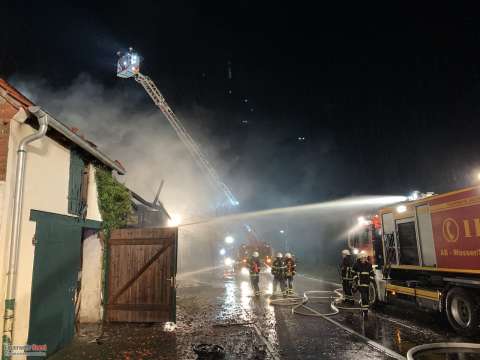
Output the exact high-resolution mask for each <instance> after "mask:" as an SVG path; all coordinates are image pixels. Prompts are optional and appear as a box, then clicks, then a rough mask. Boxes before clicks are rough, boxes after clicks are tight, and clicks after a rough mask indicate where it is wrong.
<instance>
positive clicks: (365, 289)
mask: <svg viewBox="0 0 480 360" xmlns="http://www.w3.org/2000/svg"><path fill="white" fill-rule="evenodd" d="M353 271H354V272H355V276H354V277H353V281H354V282H355V283H357V284H358V290H359V291H360V295H361V297H362V300H361V306H362V313H363V317H364V318H366V317H367V316H368V308H369V305H370V291H369V289H370V282H371V281H374V280H375V272H374V271H373V267H372V264H370V263H369V262H368V256H367V253H365V252H364V251H362V252H360V254H359V255H358V261H357V263H355V265H354V267H353Z"/></svg>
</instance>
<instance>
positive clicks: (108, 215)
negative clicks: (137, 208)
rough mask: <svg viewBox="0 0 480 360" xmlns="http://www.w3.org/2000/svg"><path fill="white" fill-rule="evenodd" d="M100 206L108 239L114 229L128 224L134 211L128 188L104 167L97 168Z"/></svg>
mask: <svg viewBox="0 0 480 360" xmlns="http://www.w3.org/2000/svg"><path fill="white" fill-rule="evenodd" d="M95 179H96V182H97V192H98V207H99V209H100V214H101V215H102V229H103V233H104V236H105V238H106V239H109V238H110V235H111V233H112V231H113V230H115V229H118V228H121V227H122V226H125V225H126V224H127V219H128V216H129V215H130V214H131V213H132V199H131V195H130V192H129V191H128V189H127V188H126V187H125V186H124V185H123V184H121V183H119V182H118V181H117V180H116V179H115V178H114V177H113V176H112V174H111V172H110V171H107V170H105V169H102V168H96V171H95Z"/></svg>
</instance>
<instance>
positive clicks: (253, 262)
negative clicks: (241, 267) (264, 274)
mask: <svg viewBox="0 0 480 360" xmlns="http://www.w3.org/2000/svg"><path fill="white" fill-rule="evenodd" d="M248 270H249V271H250V276H258V274H259V273H260V259H259V258H258V257H257V258H255V257H253V256H252V257H250V259H248Z"/></svg>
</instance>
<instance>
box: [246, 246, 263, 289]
mask: <svg viewBox="0 0 480 360" xmlns="http://www.w3.org/2000/svg"><path fill="white" fill-rule="evenodd" d="M248 270H249V272H250V283H251V284H252V288H253V291H254V293H255V296H259V295H260V288H259V287H258V283H259V282H260V255H259V254H258V251H254V252H253V254H252V256H251V257H250V258H249V259H248Z"/></svg>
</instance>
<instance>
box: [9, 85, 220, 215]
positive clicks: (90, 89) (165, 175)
mask: <svg viewBox="0 0 480 360" xmlns="http://www.w3.org/2000/svg"><path fill="white" fill-rule="evenodd" d="M131 81H132V85H134V86H132V87H129V88H128V89H127V90H125V89H124V90H123V91H120V90H112V89H107V88H105V87H104V86H102V85H100V84H99V83H97V82H95V81H94V80H92V79H91V78H90V77H89V76H86V75H82V76H79V77H78V78H77V79H76V80H75V81H74V82H73V83H72V84H71V85H70V86H67V87H65V88H60V89H59V88H55V89H54V88H52V87H50V86H48V84H47V83H46V82H44V81H38V80H37V81H35V80H24V79H23V80H22V79H14V80H13V83H14V84H15V85H16V86H17V87H18V88H19V90H20V91H22V92H23V93H25V94H26V95H28V96H29V97H30V98H31V99H32V100H33V101H34V102H35V103H37V104H39V105H41V106H43V107H44V108H45V109H46V110H47V111H48V112H50V113H51V114H52V115H53V116H55V117H56V118H57V119H58V120H60V121H62V122H64V123H65V124H67V125H68V126H70V127H75V128H78V129H79V132H80V133H81V134H83V135H84V136H85V137H86V138H87V139H88V140H91V141H93V142H94V143H95V144H97V145H98V146H99V148H100V149H101V150H103V151H105V152H106V153H107V154H108V155H110V156H111V157H112V158H114V159H118V160H119V161H120V162H121V163H122V164H123V165H124V166H125V168H126V169H127V174H126V175H125V176H122V177H120V178H119V179H120V181H122V182H124V183H125V184H126V185H127V186H128V187H129V188H130V189H131V190H133V191H135V192H138V193H139V194H141V195H142V196H143V197H144V198H145V199H147V200H150V201H151V200H153V197H154V196H155V192H156V190H157V188H158V186H159V184H160V182H161V180H162V179H163V180H165V186H164V188H163V190H162V193H161V197H160V199H161V200H162V202H163V203H164V204H165V206H166V208H167V209H168V210H169V212H170V213H172V214H179V215H180V216H181V217H182V218H183V219H184V220H186V219H188V218H192V217H195V216H196V215H198V214H201V213H205V212H211V211H212V209H213V208H214V207H215V205H216V201H221V198H219V194H218V191H215V189H214V188H213V187H212V185H211V184H210V183H209V182H208V180H207V178H206V176H205V175H204V173H202V171H201V170H200V168H199V167H198V166H197V165H196V163H195V162H194V160H193V159H192V157H191V156H190V154H189V153H188V152H187V150H186V148H185V146H184V145H183V144H182V143H181V141H180V140H179V138H178V137H177V135H176V134H175V132H174V131H173V129H172V128H171V126H170V125H169V124H168V122H167V120H166V119H165V118H164V117H163V115H162V114H161V112H160V111H159V110H158V109H157V108H156V107H155V106H154V104H153V103H150V99H146V97H147V95H146V94H145V93H144V91H143V89H142V88H141V87H140V85H136V84H134V83H133V80H131ZM146 100H148V101H146ZM181 114H182V115H184V116H183V117H184V118H185V119H188V120H189V123H188V125H189V126H190V125H191V126H194V122H197V123H201V122H202V120H204V119H205V118H206V117H208V116H209V112H208V111H207V110H205V109H202V108H198V107H196V108H191V109H189V110H186V111H184V112H181ZM207 136H208V134H205V133H203V134H200V138H206V137H207ZM194 137H195V136H194ZM197 138H198V135H197ZM201 146H202V148H203V149H204V150H205V149H206V152H207V153H208V156H209V157H210V159H211V160H212V162H213V163H214V164H216V165H217V170H218V169H219V166H218V165H221V162H220V159H219V158H218V157H217V156H216V154H215V153H214V152H213V151H212V149H213V147H211V146H210V144H205V143H203V144H201ZM219 172H220V173H222V171H219ZM220 195H221V194H220Z"/></svg>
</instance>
